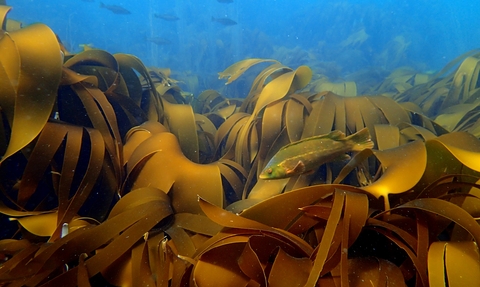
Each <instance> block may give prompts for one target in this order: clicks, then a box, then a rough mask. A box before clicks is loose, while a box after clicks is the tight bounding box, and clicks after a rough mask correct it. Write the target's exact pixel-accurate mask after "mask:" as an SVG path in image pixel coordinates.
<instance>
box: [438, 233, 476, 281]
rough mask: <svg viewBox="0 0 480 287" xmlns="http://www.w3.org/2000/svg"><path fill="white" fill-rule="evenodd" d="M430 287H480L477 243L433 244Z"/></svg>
mask: <svg viewBox="0 0 480 287" xmlns="http://www.w3.org/2000/svg"><path fill="white" fill-rule="evenodd" d="M428 271H429V272H428V279H429V282H430V286H451V287H457V286H458V287H460V286H479V285H480V254H479V251H478V245H477V243H476V242H471V241H464V242H433V243H432V245H431V246H430V248H429V251H428Z"/></svg>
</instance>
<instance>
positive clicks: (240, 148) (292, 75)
mask: <svg viewBox="0 0 480 287" xmlns="http://www.w3.org/2000/svg"><path fill="white" fill-rule="evenodd" d="M311 77H312V71H311V70H310V68H308V67H306V66H300V67H299V68H297V69H296V70H295V71H291V72H286V73H283V74H281V75H280V76H278V77H277V78H275V79H273V80H272V81H271V82H269V83H268V84H267V85H266V86H265V87H264V88H263V89H262V91H261V93H260V96H259V98H258V100H257V102H256V104H255V108H254V110H253V112H252V115H251V116H250V117H249V119H248V121H247V122H246V123H245V125H244V126H243V127H242V129H241V130H240V132H239V136H238V140H237V141H238V142H239V143H240V144H241V145H236V146H235V161H237V162H239V163H240V164H241V165H242V166H243V167H244V168H247V169H249V165H250V164H251V163H252V161H253V159H254V158H255V157H256V155H257V152H258V144H256V143H255V140H256V138H257V136H256V133H257V131H256V130H255V129H256V128H255V121H256V117H257V115H258V114H259V113H260V111H261V110H263V109H264V108H265V106H266V105H268V104H269V103H272V102H274V101H276V100H279V99H281V98H283V97H284V96H285V95H287V94H288V93H291V92H294V91H296V90H299V89H302V88H304V87H305V86H306V85H307V84H308V82H309V81H310V79H311Z"/></svg>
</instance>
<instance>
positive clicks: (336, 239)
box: [0, 6, 480, 286]
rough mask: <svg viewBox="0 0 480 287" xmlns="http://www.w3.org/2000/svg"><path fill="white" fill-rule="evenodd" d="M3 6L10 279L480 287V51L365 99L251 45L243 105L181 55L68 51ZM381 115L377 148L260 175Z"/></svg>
mask: <svg viewBox="0 0 480 287" xmlns="http://www.w3.org/2000/svg"><path fill="white" fill-rule="evenodd" d="M0 11H1V15H2V18H1V19H2V23H3V25H2V27H3V30H2V36H0V37H1V38H0V49H1V50H2V51H4V52H5V53H3V52H2V54H0V83H1V85H0V87H1V88H0V107H1V113H2V118H3V121H2V125H1V129H0V151H1V152H2V154H3V157H2V160H1V163H0V172H1V174H2V176H1V177H0V199H1V201H0V213H1V217H0V219H1V220H2V227H3V230H2V238H1V239H0V259H1V260H2V262H1V263H0V285H2V286H3V285H5V286H7V285H8V286H23V285H24V286H105V285H109V284H110V285H111V286H134V285H150V286H204V285H213V284H216V285H221V286H227V285H228V286H237V285H238V286H319V285H321V286H340V285H342V286H363V284H364V283H365V282H368V284H369V285H372V286H453V285H455V286H456V285H471V286H474V285H478V282H479V274H480V266H479V264H478V260H479V250H478V241H479V240H480V227H479V225H478V223H477V219H478V218H479V217H480V211H479V210H480V209H479V206H480V199H479V197H480V165H479V162H480V159H479V154H480V140H479V139H478V134H477V132H478V118H479V117H478V91H477V90H478V87H477V86H478V85H477V80H478V70H479V69H478V67H477V66H478V59H477V58H478V51H473V52H471V53H469V54H466V55H464V56H461V57H459V58H458V59H457V60H455V61H454V62H452V63H451V64H449V65H447V66H446V67H445V68H444V69H443V70H442V71H440V72H439V73H437V74H435V75H431V74H424V73H418V72H415V71H413V70H410V69H399V70H397V71H394V72H392V74H391V75H390V76H389V77H387V78H386V79H385V81H384V82H383V83H381V84H379V85H377V86H373V87H371V89H370V92H371V95H363V96H360V95H357V93H358V92H357V84H361V83H358V82H357V81H358V80H356V81H355V82H353V81H344V82H341V81H336V83H331V82H329V81H327V80H326V78H324V77H322V76H321V75H313V71H312V69H310V68H309V67H307V66H300V67H298V68H296V69H293V68H290V67H288V66H285V65H283V64H281V63H280V62H278V61H276V60H270V59H247V60H244V61H240V62H238V63H235V64H233V65H231V66H230V67H228V68H227V69H226V70H225V71H223V72H221V73H219V76H220V78H221V79H227V82H226V84H231V83H233V82H234V81H237V80H239V79H241V78H242V77H245V76H246V75H244V74H245V73H247V72H248V73H250V72H251V70H249V69H250V68H251V67H253V66H256V65H257V64H262V65H263V66H261V65H260V66H256V68H258V67H263V69H260V68H259V69H258V74H257V75H256V76H255V77H254V79H253V82H252V84H251V88H250V90H249V92H248V94H247V96H246V97H245V98H244V99H230V98H227V97H226V96H224V95H222V94H221V93H219V92H217V91H214V90H206V91H204V92H203V93H202V94H200V95H199V96H197V97H196V98H194V99H192V98H191V97H190V96H188V93H186V92H184V91H182V90H181V89H180V87H179V85H178V84H179V82H178V81H176V80H173V79H172V78H171V72H170V70H169V69H158V68H146V67H145V66H144V65H143V63H142V62H141V61H140V60H139V59H138V58H136V57H135V56H132V55H126V54H114V55H112V54H110V53H108V52H106V51H102V50H97V49H92V50H85V51H83V52H80V53H77V54H68V53H65V52H63V51H62V49H64V48H62V47H61V45H60V44H59V42H58V39H57V37H56V36H55V34H54V33H53V32H52V31H51V30H49V28H48V27H47V26H45V25H42V24H35V25H31V26H28V27H25V28H21V29H12V30H8V29H7V30H5V29H6V25H5V24H4V23H5V15H6V14H7V12H8V11H9V7H5V6H0ZM39 39H41V41H40V40H39ZM32 41H36V42H41V45H36V46H35V45H30V44H31V43H32ZM365 41H367V36H366V34H364V31H363V32H362V30H360V32H359V33H358V34H354V35H352V36H351V37H350V38H347V39H346V40H345V42H344V45H363V43H364V42H365ZM395 41H396V42H398V43H397V44H398V45H397V46H394V47H392V49H394V48H395V49H401V48H402V47H406V46H408V43H406V42H405V41H404V39H403V40H402V39H401V37H400V38H398V39H396V40H395ZM62 53H63V54H62ZM62 55H63V58H62ZM456 65H458V67H457V68H455V66H456ZM20 67H22V68H21V69H20ZM33 75H37V76H35V77H34V76H33ZM38 75H40V76H38ZM248 76H252V75H248ZM312 79H314V80H312ZM366 80H367V79H366ZM339 94H341V95H339ZM438 108H440V110H438ZM430 117H435V118H436V120H438V122H436V121H433V120H432V119H431V118H430ZM364 127H367V128H368V130H369V131H370V134H371V137H372V140H373V141H374V143H375V147H374V149H367V150H364V151H362V152H358V153H351V154H350V157H351V159H350V160H348V161H342V160H337V161H333V162H330V163H327V164H324V165H322V166H321V167H320V168H318V170H315V171H313V173H311V174H302V175H300V176H296V177H292V178H289V179H285V180H284V179H282V180H262V179H258V173H259V172H260V170H262V169H263V167H264V166H265V164H266V163H267V162H268V160H269V159H270V158H271V157H272V156H273V155H274V154H275V153H276V152H277V151H278V150H279V149H280V148H281V147H283V146H284V145H286V144H288V143H291V142H294V141H298V140H300V139H303V138H307V137H311V136H315V135H321V134H326V133H328V132H330V131H332V130H339V131H342V132H344V133H346V134H347V135H348V134H353V133H355V132H356V131H358V130H360V129H362V128H364Z"/></svg>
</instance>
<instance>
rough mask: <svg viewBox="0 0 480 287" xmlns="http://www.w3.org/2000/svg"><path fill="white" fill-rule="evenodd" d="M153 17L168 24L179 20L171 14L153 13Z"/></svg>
mask: <svg viewBox="0 0 480 287" xmlns="http://www.w3.org/2000/svg"><path fill="white" fill-rule="evenodd" d="M153 16H155V18H160V19H162V20H165V21H170V22H173V21H177V20H178V19H180V18H178V17H177V16H175V15H173V14H158V13H155V14H153Z"/></svg>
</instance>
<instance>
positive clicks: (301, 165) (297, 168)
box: [286, 160, 305, 175]
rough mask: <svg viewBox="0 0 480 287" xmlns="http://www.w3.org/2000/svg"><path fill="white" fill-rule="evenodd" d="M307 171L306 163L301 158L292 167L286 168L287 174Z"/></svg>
mask: <svg viewBox="0 0 480 287" xmlns="http://www.w3.org/2000/svg"><path fill="white" fill-rule="evenodd" d="M304 171H305V164H304V163H303V161H301V160H299V161H298V162H297V164H296V165H295V166H294V167H293V168H292V169H287V170H286V175H293V174H300V173H303V172H304Z"/></svg>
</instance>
